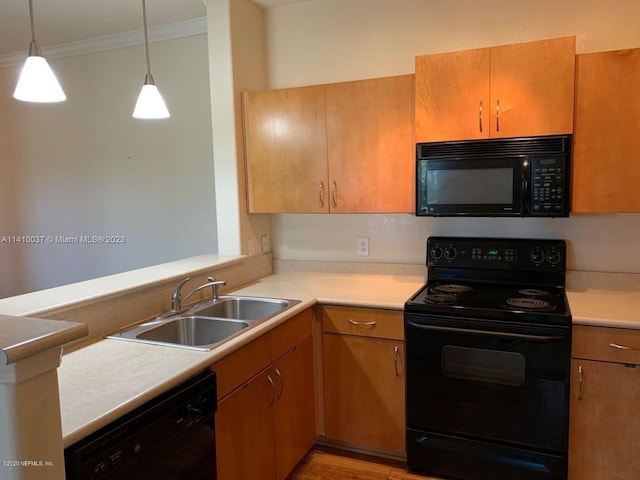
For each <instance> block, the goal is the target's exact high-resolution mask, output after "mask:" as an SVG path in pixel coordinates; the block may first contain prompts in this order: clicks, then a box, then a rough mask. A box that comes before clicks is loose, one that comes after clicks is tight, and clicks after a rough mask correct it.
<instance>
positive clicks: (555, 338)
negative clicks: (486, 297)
mask: <svg viewBox="0 0 640 480" xmlns="http://www.w3.org/2000/svg"><path fill="white" fill-rule="evenodd" d="M407 323H408V324H409V325H411V326H412V327H416V328H419V329H421V330H434V331H437V332H449V333H463V334H464V333H467V334H469V333H470V334H472V335H484V336H487V337H498V338H505V339H513V340H532V341H534V342H559V341H562V340H568V338H569V337H568V335H526V334H523V333H504V332H492V331H489V330H475V329H472V328H453V327H439V326H435V325H422V324H420V323H414V322H412V321H409V322H407Z"/></svg>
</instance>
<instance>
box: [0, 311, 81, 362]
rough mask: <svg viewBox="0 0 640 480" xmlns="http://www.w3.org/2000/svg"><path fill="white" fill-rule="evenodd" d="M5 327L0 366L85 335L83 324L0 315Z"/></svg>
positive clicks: (0, 350) (60, 345) (0, 349)
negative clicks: (6, 332) (5, 332)
mask: <svg viewBox="0 0 640 480" xmlns="http://www.w3.org/2000/svg"><path fill="white" fill-rule="evenodd" d="M0 319H1V320H2V323H3V327H6V326H7V325H6V324H8V328H7V329H6V331H8V332H10V335H7V334H5V335H4V337H3V339H2V340H3V342H2V343H3V344H4V345H2V346H0V365H9V364H12V363H16V362H19V361H20V360H23V359H25V358H28V357H32V356H34V355H37V354H39V353H41V352H44V351H46V350H50V349H52V348H55V347H62V346H63V345H64V344H66V343H69V342H73V341H75V340H79V339H81V338H83V337H86V336H87V334H88V333H89V329H88V327H87V325H86V324H84V323H78V322H68V321H61V320H48V319H42V318H32V317H14V316H9V315H1V316H0Z"/></svg>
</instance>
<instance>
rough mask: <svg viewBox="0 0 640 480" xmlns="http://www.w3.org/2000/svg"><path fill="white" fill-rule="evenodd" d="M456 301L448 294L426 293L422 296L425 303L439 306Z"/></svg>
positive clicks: (455, 298)
mask: <svg viewBox="0 0 640 480" xmlns="http://www.w3.org/2000/svg"><path fill="white" fill-rule="evenodd" d="M457 301H458V297H457V296H456V295H452V294H450V293H427V294H426V295H425V296H424V302H425V303H437V304H440V305H451V304H453V303H456V302H457Z"/></svg>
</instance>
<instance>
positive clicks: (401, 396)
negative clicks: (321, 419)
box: [323, 333, 405, 452]
mask: <svg viewBox="0 0 640 480" xmlns="http://www.w3.org/2000/svg"><path fill="white" fill-rule="evenodd" d="M323 344H324V345H323V358H324V360H323V362H324V388H325V390H324V407H325V434H326V436H327V437H328V438H330V439H334V440H339V441H342V442H347V443H351V444H356V445H364V446H370V447H376V448H381V449H386V450H390V451H394V452H404V451H405V406H404V401H405V390H404V363H403V362H404V342H398V341H393V340H381V339H375V338H368V337H357V336H351V335H336V334H332V333H325V334H324V335H323Z"/></svg>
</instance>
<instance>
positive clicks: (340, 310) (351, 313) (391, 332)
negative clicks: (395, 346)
mask: <svg viewBox="0 0 640 480" xmlns="http://www.w3.org/2000/svg"><path fill="white" fill-rule="evenodd" d="M320 311H321V312H322V331H323V332H325V333H342V334H347V335H360V336H364V337H375V338H389V339H393V340H404V316H403V312H402V311H400V310H380V309H374V308H356V307H342V306H337V305H323V306H322V307H320Z"/></svg>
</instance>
